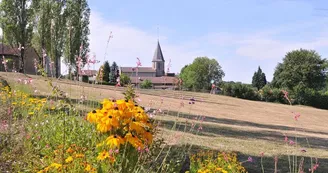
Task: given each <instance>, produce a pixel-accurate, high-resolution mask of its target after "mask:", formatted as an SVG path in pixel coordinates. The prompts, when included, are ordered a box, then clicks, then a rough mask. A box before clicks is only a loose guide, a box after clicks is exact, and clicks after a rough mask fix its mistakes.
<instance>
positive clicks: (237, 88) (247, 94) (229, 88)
mask: <svg viewBox="0 0 328 173" xmlns="http://www.w3.org/2000/svg"><path fill="white" fill-rule="evenodd" d="M223 94H224V95H227V96H232V97H237V98H242V99H248V100H259V95H258V93H257V91H256V89H254V88H253V87H252V86H251V85H247V84H242V83H239V82H238V83H232V82H230V83H225V84H223Z"/></svg>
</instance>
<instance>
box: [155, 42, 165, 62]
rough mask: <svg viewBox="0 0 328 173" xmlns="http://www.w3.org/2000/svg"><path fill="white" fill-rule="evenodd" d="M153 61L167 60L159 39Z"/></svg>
mask: <svg viewBox="0 0 328 173" xmlns="http://www.w3.org/2000/svg"><path fill="white" fill-rule="evenodd" d="M153 62H165V60H164V57H163V53H162V49H161V45H160V44H159V41H157V47H156V50H155V53H154V57H153Z"/></svg>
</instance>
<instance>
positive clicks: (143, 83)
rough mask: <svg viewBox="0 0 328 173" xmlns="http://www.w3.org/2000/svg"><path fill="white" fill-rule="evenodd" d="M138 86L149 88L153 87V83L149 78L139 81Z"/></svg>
mask: <svg viewBox="0 0 328 173" xmlns="http://www.w3.org/2000/svg"><path fill="white" fill-rule="evenodd" d="M140 87H141V88H143V89H150V88H152V87H153V83H152V82H151V81H150V80H148V79H146V80H144V81H143V82H142V83H141V85H140Z"/></svg>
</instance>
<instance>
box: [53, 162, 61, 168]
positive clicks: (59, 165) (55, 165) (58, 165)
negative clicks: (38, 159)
mask: <svg viewBox="0 0 328 173" xmlns="http://www.w3.org/2000/svg"><path fill="white" fill-rule="evenodd" d="M50 167H53V168H56V169H60V168H61V167H62V165H61V164H59V163H52V164H51V165H50Z"/></svg>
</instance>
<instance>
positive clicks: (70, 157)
mask: <svg viewBox="0 0 328 173" xmlns="http://www.w3.org/2000/svg"><path fill="white" fill-rule="evenodd" d="M65 162H66V163H71V162H73V157H72V156H69V157H67V159H66V160H65Z"/></svg>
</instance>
